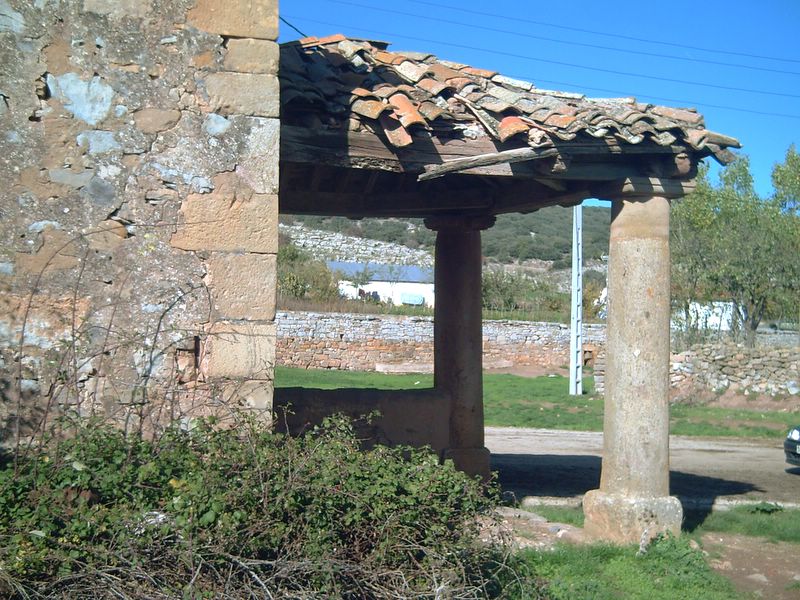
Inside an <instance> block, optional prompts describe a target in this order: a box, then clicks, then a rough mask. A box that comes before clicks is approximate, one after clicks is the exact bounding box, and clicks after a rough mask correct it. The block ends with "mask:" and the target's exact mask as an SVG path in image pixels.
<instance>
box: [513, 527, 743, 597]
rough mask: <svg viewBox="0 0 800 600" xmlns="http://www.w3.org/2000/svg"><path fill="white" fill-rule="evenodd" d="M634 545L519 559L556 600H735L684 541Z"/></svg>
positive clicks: (527, 554)
mask: <svg viewBox="0 0 800 600" xmlns="http://www.w3.org/2000/svg"><path fill="white" fill-rule="evenodd" d="M637 550H638V547H636V546H626V547H619V546H610V545H589V546H569V545H561V546H558V547H556V548H555V549H554V550H553V551H545V552H541V551H532V550H528V551H523V552H521V553H519V555H518V556H519V558H520V559H521V560H523V561H524V562H525V564H526V565H528V567H529V568H530V569H531V570H532V571H533V572H535V573H536V576H537V577H540V578H542V579H543V580H545V581H546V582H547V584H546V592H547V597H548V598H551V599H552V600H588V599H591V600H618V599H619V598H625V599H626V600H674V599H675V598H680V599H681V600H728V599H730V600H733V599H736V598H741V596H739V595H738V594H737V592H736V591H735V590H734V588H733V585H732V584H731V582H730V581H728V580H727V579H725V578H724V577H722V576H721V575H718V574H716V573H715V572H714V571H713V570H712V569H711V567H709V566H708V564H707V563H706V561H705V559H704V557H703V555H702V553H701V552H700V551H699V550H695V549H692V548H691V547H690V546H689V540H688V538H687V537H686V536H681V537H679V538H671V537H668V538H664V539H660V540H657V541H656V542H654V543H653V544H652V545H651V546H650V547H649V548H648V551H647V552H646V553H645V554H643V555H641V556H640V555H637Z"/></svg>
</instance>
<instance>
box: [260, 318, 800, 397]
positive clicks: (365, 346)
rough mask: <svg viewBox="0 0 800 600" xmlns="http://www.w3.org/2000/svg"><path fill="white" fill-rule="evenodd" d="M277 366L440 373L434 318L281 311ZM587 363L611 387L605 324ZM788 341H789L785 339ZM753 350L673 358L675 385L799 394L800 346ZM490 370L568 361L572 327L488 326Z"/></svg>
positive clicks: (731, 347) (592, 337) (724, 348)
mask: <svg viewBox="0 0 800 600" xmlns="http://www.w3.org/2000/svg"><path fill="white" fill-rule="evenodd" d="M276 321H277V363H278V364H280V365H285V366H291V367H300V368H312V369H347V370H355V371H374V370H382V371H418V372H430V371H431V370H432V368H433V319H431V318H429V317H399V316H385V315H357V314H339V313H304V312H284V311H281V312H278V314H277V318H276ZM584 327H585V328H584V349H585V350H586V353H585V356H586V359H587V360H589V359H591V361H592V366H593V367H594V378H595V388H596V389H597V391H598V392H601V393H602V392H603V391H604V387H605V385H604V384H605V333H606V331H605V325H586V326H584ZM785 337H786V336H783V338H785ZM783 338H781V340H780V341H781V342H782V345H777V346H775V347H771V346H768V345H763V346H759V347H758V348H753V349H747V348H743V347H742V346H741V345H735V344H730V343H725V342H718V343H710V344H704V345H698V346H693V347H692V348H691V349H690V350H687V351H686V352H683V353H680V354H673V355H672V365H671V369H670V380H671V381H670V382H671V385H672V386H673V387H678V386H685V385H686V383H685V382H688V383H689V384H693V385H697V386H700V387H703V388H707V389H724V388H727V387H728V386H734V387H735V388H736V389H739V390H741V391H748V392H752V393H766V394H773V395H774V394H790V395H796V394H800V373H798V364H800V347H797V346H795V347H789V346H786V345H783V343H785V342H786V339H783ZM483 353H484V354H483V356H484V366H486V367H487V368H493V367H507V366H511V365H523V366H540V367H542V368H545V369H552V368H557V367H562V366H566V365H567V364H568V362H569V328H568V326H566V325H561V324H558V323H535V322H529V321H484V323H483Z"/></svg>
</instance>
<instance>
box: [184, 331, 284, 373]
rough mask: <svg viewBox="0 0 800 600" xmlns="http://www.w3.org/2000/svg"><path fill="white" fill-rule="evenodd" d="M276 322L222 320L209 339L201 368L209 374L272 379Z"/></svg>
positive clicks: (203, 353)
mask: <svg viewBox="0 0 800 600" xmlns="http://www.w3.org/2000/svg"><path fill="white" fill-rule="evenodd" d="M274 367H275V324H274V323H255V322H253V323H248V322H231V321H219V322H217V323H214V324H213V325H212V326H211V328H210V329H209V332H208V337H207V338H206V340H205V344H204V347H203V351H202V355H201V357H200V370H201V372H202V373H203V374H204V375H205V376H206V378H211V379H219V378H227V379H252V380H259V381H271V380H272V379H273V372H274Z"/></svg>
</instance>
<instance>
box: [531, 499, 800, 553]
mask: <svg viewBox="0 0 800 600" xmlns="http://www.w3.org/2000/svg"><path fill="white" fill-rule="evenodd" d="M532 510H533V512H535V513H536V514H537V515H540V516H542V517H544V518H545V519H547V520H548V521H553V522H555V523H565V524H568V525H575V526H576V527H583V509H582V508H580V507H577V506H548V505H542V506H537V507H536V508H534V509H532ZM689 523H691V524H689ZM684 531H685V532H686V533H688V534H691V535H692V537H698V538H699V537H700V536H702V535H703V534H704V533H708V532H711V531H715V532H719V533H738V534H741V535H747V536H751V537H763V538H766V539H767V540H769V541H770V542H791V543H794V544H800V510H797V509H788V508H783V507H781V506H780V505H779V504H772V503H768V502H762V503H760V504H754V505H750V506H735V507H733V508H731V509H730V510H719V511H714V512H712V513H709V514H708V515H707V516H706V517H705V518H704V519H702V521H700V522H699V523H698V522H697V521H694V520H692V519H688V520H687V523H684Z"/></svg>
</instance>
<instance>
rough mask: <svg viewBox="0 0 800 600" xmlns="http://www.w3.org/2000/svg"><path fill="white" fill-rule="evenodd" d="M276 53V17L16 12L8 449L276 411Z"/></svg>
mask: <svg viewBox="0 0 800 600" xmlns="http://www.w3.org/2000/svg"><path fill="white" fill-rule="evenodd" d="M276 38H277V0H229V1H226V2H224V3H223V2H222V1H221V0H119V1H117V0H61V1H60V2H50V1H47V0H36V1H31V0H0V64H2V65H3V66H2V68H1V69H0V140H2V147H3V152H2V153H0V177H1V178H2V180H3V186H2V190H0V211H1V212H2V217H1V218H0V240H2V244H0V307H1V308H2V309H1V310H0V352H2V354H1V355H0V369H1V370H0V383H2V400H3V402H2V406H0V413H2V414H0V438H3V439H7V438H8V436H9V435H10V434H9V431H10V430H11V429H12V427H11V423H12V422H13V421H14V420H15V415H22V413H23V412H24V413H25V417H24V419H23V420H24V421H25V423H23V429H24V427H25V426H28V427H29V428H35V427H36V426H37V423H39V421H40V419H41V417H42V415H44V414H46V413H49V412H54V411H56V410H57V409H63V408H64V407H65V406H66V405H70V406H72V407H74V408H77V409H78V410H79V412H81V413H83V414H89V413H100V414H115V413H118V412H120V409H122V408H135V412H136V413H137V415H138V416H139V417H141V416H143V414H144V413H145V412H150V413H151V414H155V413H158V415H159V416H163V415H167V416H169V417H175V418H177V417H178V416H180V414H183V413H186V412H187V411H188V412H190V411H191V410H192V409H191V408H190V407H192V406H195V405H196V403H198V402H200V401H202V402H206V401H207V400H209V398H211V397H212V395H211V394H209V393H208V392H207V390H206V391H202V388H203V386H204V385H205V386H207V385H208V383H209V382H212V381H213V382H221V381H222V382H224V381H227V380H233V381H235V389H236V390H238V391H239V392H240V393H238V395H239V396H240V397H239V398H237V400H242V401H251V402H253V403H255V404H260V405H262V406H265V405H266V404H267V403H269V402H270V400H271V388H270V387H268V386H267V387H265V386H264V385H262V386H260V387H259V386H256V387H253V386H252V385H250V384H248V383H247V382H249V381H252V380H256V381H257V380H265V381H268V380H271V374H272V371H271V369H272V364H273V362H274V339H275V338H274V335H275V330H274V311H275V304H274V281H275V254H276V252H277V212H278V197H277V193H278V141H279V140H278V136H279V121H278V118H277V117H278V113H279V95H278V94H279V92H278V81H277V68H278V47H277V44H276V43H275V40H276ZM255 280H260V284H259V287H258V288H256V289H252V286H249V285H248V284H249V283H250V282H252V281H255ZM270 290H272V291H270ZM248 386H249V387H248ZM156 389H158V390H161V392H160V394H161V395H160V396H158V395H157V394H156V392H155V391H154V390H156ZM229 389H233V388H230V386H229ZM242 394H244V396H246V398H244V399H242V398H241V396H242ZM157 397H159V398H160V399H161V400H169V406H166V405H165V404H163V403H160V404H159V403H156V402H154V400H155V399H156V398H157ZM227 397H230V393H229V394H228V395H227V396H226V398H227ZM152 409H156V410H155V413H154V411H153V410H152ZM0 441H2V440H0Z"/></svg>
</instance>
